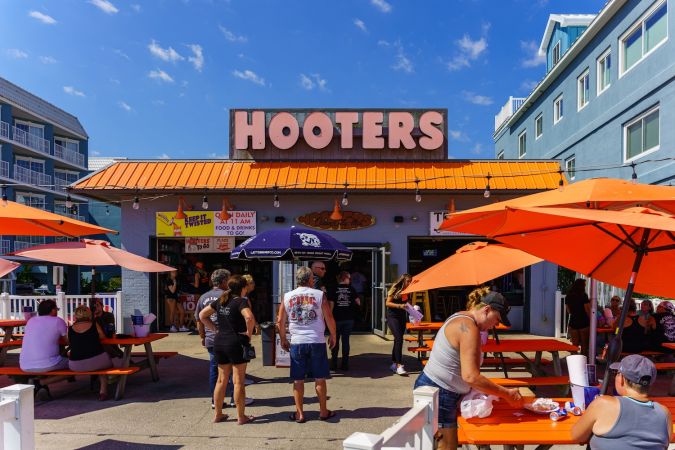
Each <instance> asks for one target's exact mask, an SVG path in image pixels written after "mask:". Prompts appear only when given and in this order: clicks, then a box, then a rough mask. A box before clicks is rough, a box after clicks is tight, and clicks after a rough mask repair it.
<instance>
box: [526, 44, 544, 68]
mask: <svg viewBox="0 0 675 450" xmlns="http://www.w3.org/2000/svg"><path fill="white" fill-rule="evenodd" d="M520 49H521V50H522V51H523V52H525V54H526V55H527V56H526V58H525V59H523V60H521V64H522V66H523V67H537V66H540V65H542V64H546V55H540V54H539V46H538V45H537V43H536V42H535V41H520Z"/></svg>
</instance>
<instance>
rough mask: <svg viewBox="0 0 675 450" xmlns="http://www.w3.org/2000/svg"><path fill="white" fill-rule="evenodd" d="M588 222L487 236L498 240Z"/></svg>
mask: <svg viewBox="0 0 675 450" xmlns="http://www.w3.org/2000/svg"><path fill="white" fill-rule="evenodd" d="M595 224H596V223H592V224H591V225H595ZM588 225H589V224H588V223H575V224H573V225H563V226H551V227H546V228H537V229H527V230H522V231H512V232H510V233H504V234H493V235H490V236H489V237H490V238H492V239H496V240H499V238H500V237H509V236H517V235H519V234H524V233H525V234H531V233H543V232H544V231H553V230H563V229H566V228H579V227H585V226H588Z"/></svg>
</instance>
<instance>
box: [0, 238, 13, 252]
mask: <svg viewBox="0 0 675 450" xmlns="http://www.w3.org/2000/svg"><path fill="white" fill-rule="evenodd" d="M11 251H12V241H10V240H9V239H0V253H1V254H3V255H6V254H7V253H9V252H11Z"/></svg>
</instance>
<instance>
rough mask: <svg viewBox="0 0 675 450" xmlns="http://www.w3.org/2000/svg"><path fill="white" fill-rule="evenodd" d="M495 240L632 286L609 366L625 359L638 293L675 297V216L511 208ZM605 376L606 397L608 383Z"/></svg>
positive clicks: (612, 343) (493, 235)
mask: <svg viewBox="0 0 675 450" xmlns="http://www.w3.org/2000/svg"><path fill="white" fill-rule="evenodd" d="M500 217H501V224H500V225H499V227H498V228H497V230H495V231H494V232H492V233H491V234H490V237H491V238H493V239H496V240H498V241H500V242H504V243H506V244H507V245H509V246H512V247H515V248H518V249H521V250H523V251H525V252H527V253H530V254H533V255H536V256H539V257H541V258H543V259H546V260H548V261H552V262H554V263H557V264H560V265H562V266H565V267H568V268H570V269H572V270H575V271H577V272H580V273H583V274H586V275H588V276H590V277H593V278H596V279H598V280H601V281H604V282H606V283H610V284H613V285H618V286H623V285H626V284H627V287H626V294H625V298H624V302H623V309H622V311H621V317H620V319H619V327H618V329H617V331H616V335H615V336H614V337H613V338H612V340H611V341H610V345H609V348H608V352H607V355H608V356H607V358H608V362H609V363H611V362H614V361H617V360H618V358H619V356H620V354H621V334H622V333H623V324H624V320H625V319H626V316H627V313H628V307H629V303H630V302H629V300H630V299H631V297H632V295H633V291H634V289H637V290H638V291H639V292H644V293H648V294H653V295H660V296H666V297H675V283H673V281H672V279H671V274H673V273H675V215H672V214H668V213H664V212H660V211H655V210H653V209H650V208H644V207H631V208H626V209H624V210H620V211H603V210H593V209H575V208H506V210H505V212H504V213H503V214H501V215H500ZM608 374H609V371H607V373H606V374H605V380H604V383H603V393H604V390H605V389H606V386H607V382H608Z"/></svg>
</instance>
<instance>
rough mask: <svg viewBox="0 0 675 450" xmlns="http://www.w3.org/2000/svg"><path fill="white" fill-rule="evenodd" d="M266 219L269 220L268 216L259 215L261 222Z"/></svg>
mask: <svg viewBox="0 0 675 450" xmlns="http://www.w3.org/2000/svg"><path fill="white" fill-rule="evenodd" d="M268 220H270V218H269V216H260V221H261V222H267V221H268Z"/></svg>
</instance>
